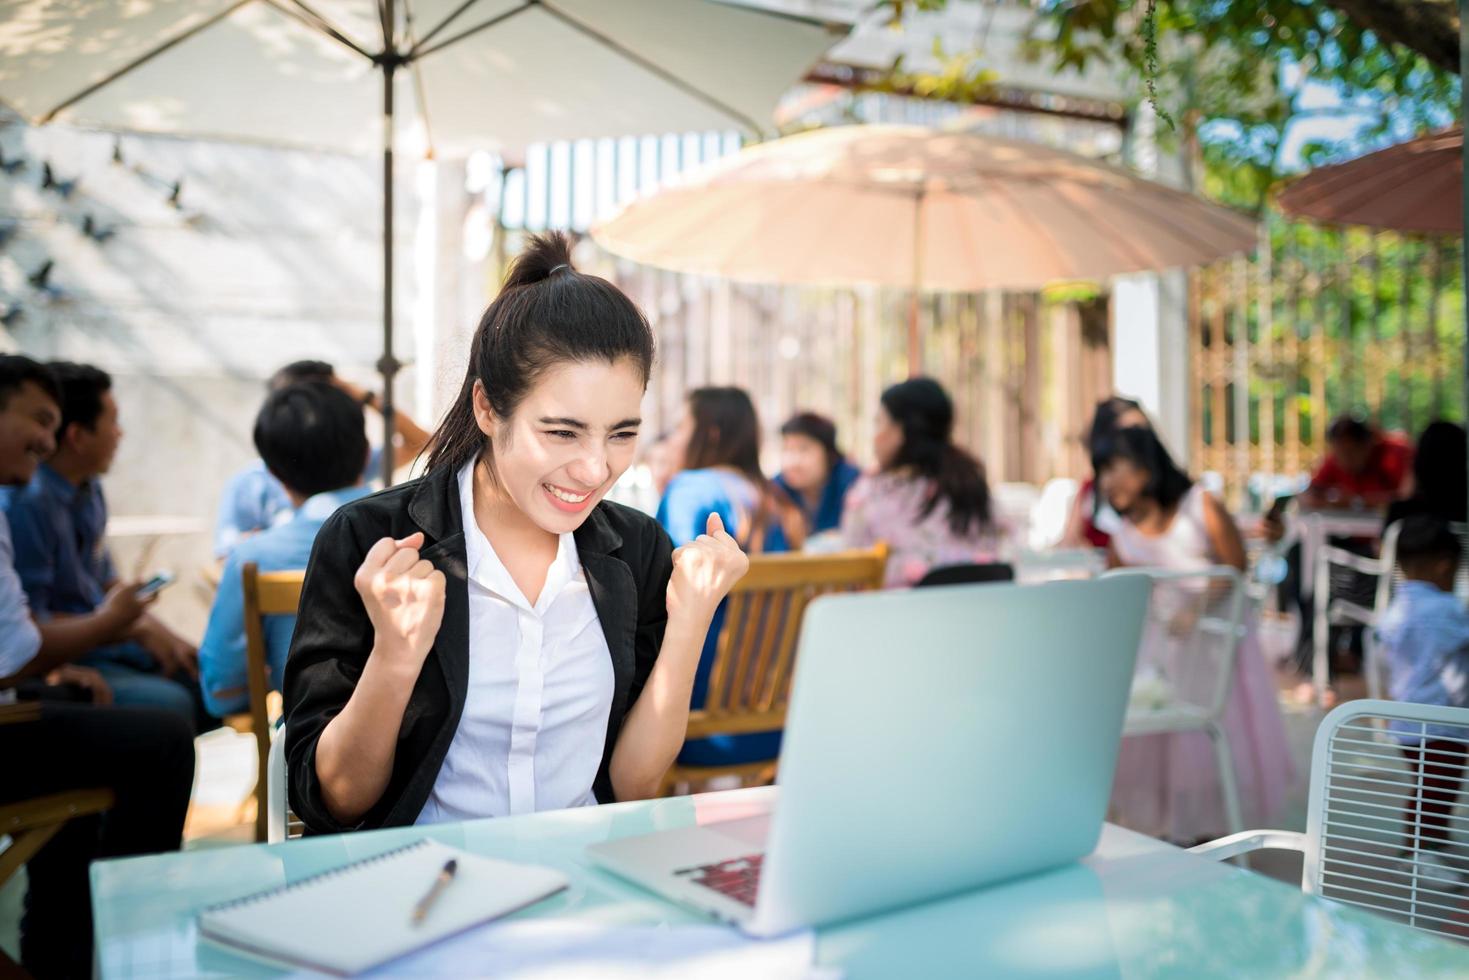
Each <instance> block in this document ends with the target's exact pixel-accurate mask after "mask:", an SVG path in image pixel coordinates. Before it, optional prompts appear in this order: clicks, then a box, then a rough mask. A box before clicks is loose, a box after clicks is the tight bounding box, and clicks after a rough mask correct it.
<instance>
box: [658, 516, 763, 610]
mask: <svg viewBox="0 0 1469 980" xmlns="http://www.w3.org/2000/svg"><path fill="white" fill-rule="evenodd" d="M705 528H706V532H705V533H704V534H701V535H699V536H698V537H697V538H695V539H694V540H692V541H690V542H689V543H688V544H686V545H684V546H683V547H682V548H678V549H676V550H675V551H674V552H673V576H672V577H671V578H670V579H669V580H668V618H669V619H677V618H680V617H694V618H697V619H699V620H702V621H703V622H705V623H707V622H708V621H709V620H710V619H712V618H713V616H714V610H715V608H716V607H718V605H719V603H720V600H722V599H723V598H724V597H725V596H726V595H728V594H729V590H730V589H731V588H732V587H733V586H734V584H735V583H736V582H738V581H739V580H740V579H741V578H743V577H744V575H745V572H747V571H749V569H750V559H749V558H748V557H747V556H746V555H745V553H744V551H742V550H740V546H739V543H738V542H736V541H735V539H734V538H732V537H730V536H729V532H728V531H726V530H725V529H724V522H723V521H722V520H720V519H719V515H718V514H710V515H709V521H708V524H707V525H705Z"/></svg>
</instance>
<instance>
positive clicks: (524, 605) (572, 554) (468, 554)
mask: <svg viewBox="0 0 1469 980" xmlns="http://www.w3.org/2000/svg"><path fill="white" fill-rule="evenodd" d="M475 462H476V461H475V460H471V461H469V462H468V463H465V464H464V466H463V467H461V468H460V470H459V512H460V514H462V515H463V520H464V557H465V565H466V568H467V569H468V572H469V578H470V580H471V581H473V582H478V583H479V584H480V585H481V586H483V587H484V588H486V589H488V590H490V591H491V592H493V593H494V594H495V595H497V596H499V597H500V598H501V599H504V600H505V601H506V602H509V603H511V604H512V605H515V606H519V607H520V608H521V609H525V610H527V611H529V612H534V613H537V614H543V613H545V611H546V609H547V608H549V607H550V605H551V603H552V602H554V601H555V600H556V596H558V595H559V594H560V593H561V590H562V589H563V588H565V587H566V586H567V585H568V584H569V583H570V582H571V581H572V580H573V579H574V578H576V576H577V573H578V571H579V570H580V567H581V562H580V560H579V559H578V557H577V551H576V541H575V539H574V538H573V537H572V536H571V534H569V533H568V534H562V535H560V536H559V537H558V538H557V541H556V557H555V558H554V559H552V561H551V567H550V568H549V569H547V570H546V582H545V584H544V585H542V586H541V594H540V595H539V596H537V597H536V602H535V605H531V603H530V601H529V600H528V599H526V597H525V593H523V592H521V591H520V586H518V585H516V584H515V579H514V578H512V577H511V575H510V570H509V569H508V568H506V567H505V563H504V562H503V561H501V560H500V556H499V555H497V554H495V548H494V546H493V545H492V544H490V541H489V539H488V538H486V537H485V534H484V532H483V531H481V530H480V527H479V522H477V521H476V520H475V519H474V465H475Z"/></svg>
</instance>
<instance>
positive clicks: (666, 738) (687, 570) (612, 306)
mask: <svg viewBox="0 0 1469 980" xmlns="http://www.w3.org/2000/svg"><path fill="white" fill-rule="evenodd" d="M652 363H653V335H652V331H651V330H650V329H649V327H648V323H647V321H646V320H645V319H644V317H643V315H642V313H641V312H640V311H639V310H638V309H637V307H636V306H635V305H633V303H632V301H631V300H629V299H628V298H627V297H626V296H624V295H623V294H622V293H621V292H620V291H619V290H618V289H617V288H616V287H615V286H613V285H612V284H611V283H609V282H607V281H605V280H603V279H599V278H596V277H594V276H584V275H582V274H580V273H578V272H576V271H575V270H574V269H572V268H571V264H570V256H569V246H568V243H567V241H566V239H565V237H564V236H561V235H550V236H547V237H544V238H535V239H532V240H531V242H530V244H529V247H528V248H527V250H526V251H525V252H524V253H523V254H522V255H521V256H520V258H519V259H518V260H517V261H516V263H515V265H514V266H513V267H512V269H511V271H510V274H509V276H508V278H507V280H506V283H505V288H504V289H503V290H502V291H501V293H500V295H499V296H498V297H497V298H496V299H495V301H494V302H493V303H492V304H491V305H490V307H489V309H488V310H486V311H485V315H484V317H483V318H482V319H481V321H480V324H479V327H478V329H477V330H476V331H475V335H474V340H473V342H472V346H471V349H470V358H469V369H468V371H467V372H466V374H465V378H464V384H463V386H462V387H461V389H460V393H459V395H458V397H457V398H456V400H455V402H454V405H453V406H452V407H451V408H450V410H449V412H448V414H447V415H446V417H445V419H444V421H443V423H442V425H440V427H439V430H438V432H436V433H435V434H434V439H433V442H432V448H431V450H430V454H429V463H428V472H427V473H426V474H425V475H424V476H423V477H422V478H421V479H419V480H415V481H412V482H410V483H406V484H403V485H401V486H398V487H394V488H392V489H391V490H388V491H386V492H384V493H380V494H376V495H374V496H372V497H369V498H365V499H363V500H360V501H357V502H355V503H352V504H349V505H347V506H346V507H343V508H342V509H340V510H339V511H337V513H336V514H335V515H334V516H333V517H332V518H331V519H330V520H328V521H327V523H326V524H325V525H323V526H322V529H321V531H320V533H319V535H318V537H317V540H316V546H315V548H314V550H313V553H312V557H311V563H310V566H309V567H308V569H307V574H306V582H305V585H304V587H303V591H302V597H301V612H300V616H299V618H298V620H297V625H296V632H295V636H294V638H293V640H292V644H291V653H290V657H289V659H288V661H287V664H286V671H285V679H284V695H285V708H286V754H287V759H288V763H289V767H290V797H291V805H292V807H293V809H294V810H295V812H296V813H297V814H298V815H299V816H300V817H301V818H302V820H303V821H305V823H306V825H307V826H308V827H309V828H310V829H312V830H313V831H318V832H336V831H342V830H349V829H356V828H368V827H382V826H394V825H401V824H411V823H415V822H416V823H432V822H439V821H444V820H462V819H469V818H473V817H490V816H503V815H508V814H514V813H528V812H533V811H536V810H549V809H559V808H563V807H571V806H584V805H590V804H594V803H598V802H610V801H612V800H627V799H636V798H639V797H643V796H647V795H651V794H652V793H653V792H654V791H656V789H657V787H658V785H659V781H660V780H661V778H662V776H663V773H664V771H665V770H666V769H667V768H668V765H669V764H670V763H671V762H672V761H673V759H674V756H675V755H677V753H678V750H679V747H680V746H681V745H682V744H683V736H684V730H685V728H686V727H687V723H688V704H689V692H690V688H691V686H692V684H693V676H694V669H695V666H696V665H697V662H698V656H699V650H700V648H701V646H702V644H703V642H704V636H705V634H706V633H707V631H708V629H709V623H710V619H711V617H712V616H713V615H714V610H715V608H716V607H717V606H718V604H719V602H720V600H721V599H722V598H723V597H724V595H725V593H726V592H728V591H729V588H730V586H731V585H732V584H733V583H734V582H735V580H736V579H738V578H739V577H740V576H741V575H743V574H744V571H745V569H746V567H747V565H748V562H747V560H746V558H745V556H744V554H743V552H741V550H740V548H739V546H738V545H737V544H736V543H735V541H734V540H733V539H732V538H731V537H730V536H729V535H728V534H726V533H725V531H724V528H723V527H722V526H721V525H720V523H719V521H718V518H717V517H714V518H711V519H710V520H709V525H708V528H707V533H706V534H703V535H701V536H699V537H698V538H697V539H695V540H694V541H692V542H691V543H690V544H688V545H687V546H686V547H683V548H680V549H679V550H678V551H677V552H675V551H673V549H672V545H671V543H670V542H669V539H668V536H667V535H666V534H664V533H663V531H662V529H661V528H659V527H658V525H657V524H656V523H655V522H654V521H653V520H652V519H651V518H649V517H647V516H645V515H643V514H641V513H639V512H637V511H634V510H631V509H629V508H626V507H622V506H620V505H617V504H614V503H611V502H608V501H605V500H603V499H602V498H603V497H604V496H605V495H606V493H607V491H608V490H609V489H610V488H611V487H612V485H613V484H614V483H616V482H617V479H618V477H620V476H621V475H622V473H623V472H624V471H625V470H626V469H627V467H628V465H629V464H630V463H631V462H632V459H633V454H634V452H635V451H636V447H637V438H638V429H639V424H640V419H639V406H640V403H641V402H642V398H643V393H644V391H645V389H646V388H647V384H648V377H649V374H650V372H651V370H652Z"/></svg>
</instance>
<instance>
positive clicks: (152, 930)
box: [92, 789, 1469, 980]
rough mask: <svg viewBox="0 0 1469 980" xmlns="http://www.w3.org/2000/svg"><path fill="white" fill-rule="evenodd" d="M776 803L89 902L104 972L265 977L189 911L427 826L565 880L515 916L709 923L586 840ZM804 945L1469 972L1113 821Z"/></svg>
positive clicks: (889, 963) (294, 848) (1329, 972)
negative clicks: (1033, 872)
mask: <svg viewBox="0 0 1469 980" xmlns="http://www.w3.org/2000/svg"><path fill="white" fill-rule="evenodd" d="M774 798H775V791H774V790H773V789H757V790H737V791H733V792H727V793H711V794H705V795H702V796H694V797H679V798H675V799H667V800H654V801H648V802H641V803H625V804H617V805H613V806H603V807H589V808H585V809H581V810H565V811H558V812H552V813H542V814H535V815H532V816H526V817H515V818H506V819H501V820H478V821H472V822H469V823H462V824H445V825H440V826H437V827H407V828H398V829H394V830H386V831H377V832H373V833H361V834H349V835H342V836H336V837H319V838H309V839H303V840H296V841H288V842H286V843H285V844H278V845H274V846H270V845H264V844H259V845H249V846H240V847H231V848H220V849H217V850H213V849H211V850H203V851H194V852H189V853H184V854H169V855H159V856H155V857H144V858H129V859H124V860H117V861H106V862H99V863H97V864H95V865H93V866H92V896H93V898H92V900H93V904H94V910H95V913H96V930H97V950H98V958H99V962H100V966H101V970H102V975H103V976H104V977H128V976H147V977H158V976H211V977H224V976H230V977H237V976H273V975H276V974H275V973H274V972H273V971H272V970H271V969H270V968H269V967H267V966H264V965H261V964H259V963H256V962H254V961H250V960H245V959H240V958H237V957H235V956H232V955H230V954H229V953H226V952H225V951H223V950H220V949H217V948H215V947H213V946H210V945H208V944H203V943H200V942H199V941H198V936H197V933H196V930H195V926H194V913H195V912H196V911H197V910H198V909H199V908H201V907H202V906H204V905H208V904H210V903H213V902H217V901H223V900H226V899H231V898H236V897H239V896H242V895H247V894H250V893H251V892H255V891H259V890H261V889H264V888H273V887H276V886H279V885H281V884H284V883H288V882H291V881H296V880H299V879H301V878H304V877H307V876H308V875H312V874H316V873H318V872H321V871H325V870H329V869H331V868H333V867H336V866H339V865H342V864H345V863H347V862H349V861H354V860H359V859H361V858H364V857H369V856H372V855H374V854H377V853H380V852H382V851H386V850H389V849H390V848H393V847H396V846H399V845H401V844H403V843H406V842H409V841H412V840H416V839H418V838H420V837H425V836H429V837H433V838H436V839H438V840H441V841H443V842H444V843H446V844H450V845H452V846H455V847H460V848H463V849H465V850H467V851H473V852H476V853H480V854H489V855H494V856H496V857H504V858H510V859H514V860H520V861H528V862H533V863H538V864H545V865H549V866H552V867H557V868H560V869H562V870H563V871H565V872H566V873H567V874H568V875H569V876H570V877H571V882H572V883H571V887H570V888H569V889H567V890H566V891H565V892H563V893H561V894H560V895H557V896H555V897H553V898H550V899H547V900H546V901H545V902H543V903H541V904H540V905H537V906H534V907H533V908H532V909H529V910H527V911H525V912H523V913H521V915H523V916H565V917H572V918H576V919H580V920H583V921H596V922H602V923H607V922H611V923H660V922H665V923H670V924H678V923H688V922H703V921H707V920H704V919H702V918H701V917H699V916H697V915H695V914H693V913H689V912H685V911H683V910H682V909H680V908H678V907H676V906H673V905H669V904H667V903H665V902H663V901H661V900H660V899H658V898H657V897H655V896H653V895H651V894H650V893H648V892H645V891H642V890H641V889H639V888H637V887H636V886H633V885H630V884H628V883H626V882H624V881H622V880H621V879H619V878H617V877H615V876H612V875H610V874H607V873H605V872H603V871H601V870H599V869H596V868H594V867H592V866H591V864H590V863H589V862H588V861H587V859H586V857H585V854H584V848H585V847H586V845H587V844H590V843H592V842H594V841H601V840H606V839H608V838H611V837H621V836H626V835H630V834H641V833H648V832H650V831H653V830H659V829H664V828H669V827H683V826H689V825H692V824H695V823H701V824H702V823H711V822H715V821H719V820H728V819H733V818H736V817H741V816H749V815H753V814H758V813H762V812H765V811H766V810H767V809H768V808H769V806H770V805H771V803H772V802H773V800H774ZM1057 803H1058V805H1064V801H1063V800H1060V799H1058V801H1057ZM893 832H894V833H901V832H902V828H901V827H894V828H893ZM876 846H880V844H879V845H876ZM852 873H853V874H854V875H857V874H861V869H860V868H853V869H852ZM342 911H343V914H344V915H350V914H351V912H350V910H349V909H343V910H342ZM816 949H817V959H818V962H820V963H824V964H832V965H835V966H838V967H839V968H841V969H842V970H843V971H844V972H845V974H846V976H848V977H851V978H854V980H857V978H865V977H904V976H923V977H939V976H1006V977H1016V976H1020V977H1045V976H1068V977H1077V976H1081V977H1099V978H1100V977H1116V978H1121V977H1129V978H1132V977H1159V976H1180V977H1184V976H1186V977H1206V976H1229V977H1239V976H1260V977H1266V976H1268V977H1283V976H1320V977H1337V976H1381V977H1386V976H1393V977H1433V976H1460V977H1462V976H1466V975H1469V947H1464V946H1460V945H1458V944H1455V943H1452V942H1449V941H1447V940H1443V939H1439V938H1436V937H1434V936H1430V935H1428V934H1426V933H1422V932H1419V931H1417V930H1414V929H1410V928H1409V927H1407V926H1405V925H1400V924H1398V923H1396V922H1391V921H1389V920H1387V919H1382V918H1378V917H1376V916H1373V915H1370V914H1368V913H1366V912H1362V911H1360V910H1357V909H1352V908H1348V907H1345V906H1342V905H1338V904H1335V903H1332V902H1328V901H1326V900H1324V899H1319V898H1315V897H1312V896H1308V895H1304V894H1302V893H1301V892H1300V891H1299V890H1297V889H1295V888H1292V887H1291V886H1289V885H1285V884H1282V883H1280V882H1277V881H1273V880H1270V879H1267V878H1263V877H1261V876H1258V875H1254V874H1251V873H1250V872H1248V871H1245V870H1242V869H1240V868H1236V867H1233V866H1230V865H1223V864H1216V863H1214V862H1211V861H1207V860H1205V859H1203V858H1199V857H1196V856H1194V855H1191V854H1188V853H1187V852H1185V851H1181V850H1178V849H1177V848H1173V847H1170V846H1168V845H1165V844H1161V843H1159V842H1158V841H1155V840H1152V839H1151V838H1147V837H1142V836H1139V835H1137V834H1133V833H1130V832H1128V831H1125V830H1122V829H1120V828H1117V827H1111V826H1109V827H1107V828H1106V830H1105V832H1104V833H1103V836H1102V841H1101V844H1100V846H1099V847H1098V849H1097V851H1096V853H1095V854H1093V855H1092V856H1091V857H1089V858H1087V859H1086V860H1085V861H1083V862H1082V863H1081V864H1079V865H1073V866H1071V867H1069V868H1064V869H1061V870H1058V871H1053V872H1050V873H1047V874H1043V875H1037V876H1034V877H1031V878H1026V879H1021V880H1019V881H1015V882H1012V883H1009V884H1004V885H999V886H995V887H992V888H988V889H983V890H980V891H976V892H971V893H968V894H964V895H960V896H957V897H954V898H949V899H946V900H940V901H935V902H930V903H928V904H925V905H921V906H916V907H913V908H909V909H905V910H902V911H899V912H896V913H892V914H888V915H884V916H877V917H873V918H869V919H864V920H860V921H857V922H854V923H849V924H846V925H841V926H836V927H832V928H828V929H823V930H821V931H820V932H819V934H818V936H817V945H816ZM480 966H481V967H482V966H484V965H480Z"/></svg>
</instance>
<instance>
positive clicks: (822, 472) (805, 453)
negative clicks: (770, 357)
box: [767, 412, 862, 550]
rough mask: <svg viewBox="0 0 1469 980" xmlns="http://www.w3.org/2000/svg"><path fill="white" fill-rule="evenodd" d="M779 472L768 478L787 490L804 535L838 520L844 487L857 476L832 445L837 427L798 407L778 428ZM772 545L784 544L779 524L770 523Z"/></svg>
mask: <svg viewBox="0 0 1469 980" xmlns="http://www.w3.org/2000/svg"><path fill="white" fill-rule="evenodd" d="M780 435H781V447H780V473H779V474H778V475H777V476H776V477H775V479H774V480H771V481H770V482H771V483H773V484H775V486H776V487H777V488H778V489H779V490H780V491H781V492H782V493H784V494H785V495H786V497H787V498H788V499H789V500H790V502H791V504H792V505H793V506H794V507H795V508H796V511H797V513H798V514H799V515H800V517H801V524H802V530H803V532H804V533H805V534H806V536H807V537H808V538H809V537H810V536H811V535H814V534H821V533H822V532H824V531H834V530H836V529H837V528H839V527H840V526H841V523H842V506H843V505H844V504H845V503H846V500H847V491H849V490H851V489H852V484H854V483H856V482H857V478H858V477H859V476H861V475H862V473H861V471H860V470H858V469H857V467H855V466H853V465H852V464H851V463H849V462H847V459H846V457H845V456H843V455H842V452H841V450H840V449H838V448H837V427H836V425H834V424H833V423H832V421H831V420H830V419H828V418H825V417H824V416H821V415H817V414H816V413H815V412H800V413H798V414H796V415H793V416H791V418H790V419H789V420H788V421H787V422H786V424H785V425H783V426H781V427H780ZM767 542H768V544H769V546H770V547H771V549H772V550H777V549H778V548H779V547H780V546H781V545H784V544H785V543H786V541H785V531H784V529H783V528H779V527H776V528H772V529H771V533H770V535H769V537H768V538H767Z"/></svg>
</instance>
